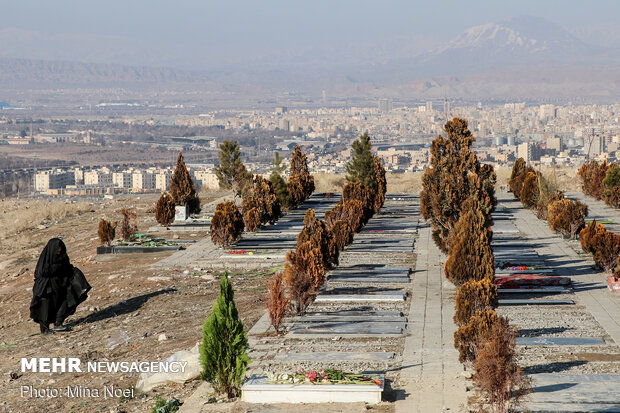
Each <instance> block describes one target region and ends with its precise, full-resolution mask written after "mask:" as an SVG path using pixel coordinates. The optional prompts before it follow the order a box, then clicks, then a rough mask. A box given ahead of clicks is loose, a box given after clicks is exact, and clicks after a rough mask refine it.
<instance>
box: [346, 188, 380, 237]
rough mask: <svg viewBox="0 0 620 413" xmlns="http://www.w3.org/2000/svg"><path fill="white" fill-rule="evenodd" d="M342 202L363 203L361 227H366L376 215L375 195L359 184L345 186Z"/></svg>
mask: <svg viewBox="0 0 620 413" xmlns="http://www.w3.org/2000/svg"><path fill="white" fill-rule="evenodd" d="M342 201H343V202H344V203H346V202H347V201H359V202H360V203H361V205H362V222H361V225H365V224H366V223H367V222H368V220H369V219H370V218H371V217H372V216H373V214H374V194H373V192H372V191H371V190H370V189H368V188H367V187H366V186H364V185H363V184H361V183H359V182H350V183H348V184H346V185H345V186H344V188H343V189H342ZM352 227H353V226H352ZM356 232H357V231H356Z"/></svg>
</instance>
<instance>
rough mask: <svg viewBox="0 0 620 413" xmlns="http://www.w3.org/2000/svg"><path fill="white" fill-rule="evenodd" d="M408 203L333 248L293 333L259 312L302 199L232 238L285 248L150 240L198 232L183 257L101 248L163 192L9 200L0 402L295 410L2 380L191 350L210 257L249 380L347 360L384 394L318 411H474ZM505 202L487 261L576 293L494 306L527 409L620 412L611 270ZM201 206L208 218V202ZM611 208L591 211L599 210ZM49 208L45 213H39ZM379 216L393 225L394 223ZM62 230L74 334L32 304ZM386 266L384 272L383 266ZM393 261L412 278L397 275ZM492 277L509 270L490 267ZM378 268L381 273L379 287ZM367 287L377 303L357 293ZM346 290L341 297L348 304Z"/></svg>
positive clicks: (89, 381) (421, 231) (109, 377)
mask: <svg viewBox="0 0 620 413" xmlns="http://www.w3.org/2000/svg"><path fill="white" fill-rule="evenodd" d="M221 195H223V194H213V196H212V197H211V198H209V199H206V198H205V199H203V200H202V201H203V205H205V204H209V205H213V206H214V205H215V202H214V201H216V200H217V199H221ZM415 198H416V197H410V198H408V199H401V200H397V199H394V198H392V199H390V198H389V197H388V200H387V201H386V205H385V206H384V209H383V210H382V213H381V214H379V215H376V216H375V217H373V218H372V219H371V220H370V221H369V223H368V225H367V226H366V227H365V228H364V229H363V230H362V232H361V233H359V234H356V235H355V238H354V242H353V244H351V245H350V246H349V247H348V248H347V249H346V250H345V251H344V252H343V253H341V257H340V262H339V266H338V267H336V268H335V269H334V270H333V271H332V272H331V273H330V274H329V275H328V281H327V283H326V287H325V290H324V291H323V292H322V294H321V295H320V296H319V297H321V296H323V297H324V298H322V299H320V300H317V301H316V302H315V303H314V304H312V305H311V306H310V307H309V308H308V313H307V314H306V315H304V316H301V317H289V319H288V320H287V321H286V323H285V327H286V329H287V334H285V335H282V336H276V335H275V334H274V333H273V331H272V330H268V329H267V327H268V322H267V323H266V324H263V325H262V326H261V324H260V323H257V321H259V319H260V318H261V317H262V316H263V314H264V309H265V302H264V299H265V281H266V280H267V279H268V275H270V274H272V273H273V272H274V271H276V270H278V269H279V268H281V265H282V264H283V263H284V254H283V253H284V251H285V250H286V249H288V248H290V245H292V243H293V242H294V238H295V237H296V234H297V233H298V230H299V227H300V221H301V220H302V219H303V212H305V209H304V210H303V211H302V210H299V211H294V212H293V213H291V214H290V215H289V216H288V217H283V219H282V220H281V221H282V222H281V225H282V226H283V228H282V230H277V231H269V230H268V231H259V232H257V233H255V234H244V236H243V239H242V242H241V244H240V245H245V247H244V248H245V249H246V250H248V251H251V250H252V248H256V244H258V243H259V242H258V240H260V239H263V240H264V239H266V238H269V237H272V238H273V239H274V240H277V241H274V242H276V243H278V244H279V245H278V246H277V247H275V248H272V247H268V248H267V251H268V252H269V253H268V254H265V251H264V250H263V251H256V252H258V253H257V254H255V255H253V256H249V255H246V254H241V255H235V254H231V255H230V256H228V254H224V253H223V252H222V250H216V249H214V248H213V247H212V246H211V247H208V245H209V244H210V240H209V237H208V234H207V232H206V231H202V232H199V231H195V232H194V231H183V232H180V231H179V232H175V231H162V232H160V233H159V235H162V236H165V238H168V239H171V238H173V237H174V236H175V234H176V235H178V236H179V238H180V239H195V240H197V241H198V242H197V243H196V244H197V245H196V246H195V247H193V248H188V249H187V250H185V251H178V252H156V253H149V254H120V255H104V256H96V255H95V250H96V246H97V245H98V244H99V241H98V239H97V236H96V230H97V223H98V220H99V218H101V217H103V216H105V217H107V218H108V219H110V218H112V219H113V220H116V219H118V217H119V214H118V210H119V209H120V208H121V207H124V206H133V207H135V208H136V211H137V213H138V221H139V222H138V232H141V233H142V232H143V231H145V230H146V229H147V228H151V227H153V226H155V225H156V224H155V221H154V217H153V213H152V209H153V206H154V203H155V200H156V199H157V196H155V195H146V196H145V195H142V196H140V199H138V197H137V196H131V197H126V198H120V199H118V200H114V201H103V202H101V203H94V204H92V205H91V204H89V203H84V204H63V203H59V204H58V205H56V206H55V209H54V210H53V211H51V210H50V211H48V213H45V214H42V213H41V210H42V209H44V207H45V206H44V205H41V204H37V206H36V208H38V209H39V213H38V214H31V213H30V209H28V210H25V209H24V208H25V204H19V203H16V202H15V201H3V202H2V204H0V205H1V207H2V208H0V209H1V210H4V211H5V212H4V214H3V217H2V219H3V220H5V221H4V222H6V223H7V225H4V227H3V228H2V229H1V230H2V231H4V233H2V234H1V235H2V237H0V243H1V244H0V246H1V250H0V253H1V255H0V273H1V274H2V277H1V278H0V314H2V317H1V319H0V358H1V360H0V371H2V372H3V375H2V377H1V379H2V380H1V381H0V411H8V412H12V411H20V412H21V411H24V412H28V411H31V412H39V411H45V410H48V411H63V412H64V411H67V412H70V411H75V412H93V411H103V412H122V411H124V412H133V411H149V410H150V408H151V407H152V406H153V404H154V397H155V395H160V396H161V397H163V398H165V399H168V400H169V399H170V398H172V397H176V398H178V399H180V400H181V401H183V402H185V404H184V405H183V406H182V409H181V411H182V412H187V413H194V412H196V413H197V412H222V413H224V412H239V413H242V412H250V411H252V412H267V413H285V412H289V411H295V410H298V409H299V407H298V406H296V405H291V404H249V403H245V402H243V401H241V400H235V401H232V402H228V401H225V400H222V399H221V398H220V399H219V401H218V402H216V403H207V402H208V394H207V391H208V390H207V389H208V386H207V385H206V384H205V383H202V382H200V381H199V380H194V381H191V382H188V383H186V384H184V385H180V384H167V385H165V386H161V387H157V388H155V389H154V390H152V391H149V392H148V393H147V394H139V392H136V393H135V397H134V398H129V399H108V400H104V399H103V398H101V399H28V400H24V399H22V398H21V397H20V395H19V389H20V386H22V385H33V386H38V387H66V386H67V385H69V384H70V385H79V384H82V385H84V386H91V387H95V386H96V387H100V386H103V385H115V386H118V387H120V388H128V387H130V386H133V385H135V383H136V379H137V375H128V374H126V375H123V374H85V373H82V374H73V373H65V374H47V373H45V374H33V373H25V374H23V375H22V376H20V377H18V378H16V379H15V378H11V376H10V374H9V373H10V372H19V360H20V358H22V357H35V356H49V357H79V358H81V359H82V360H93V361H94V360H96V361H100V360H106V359H107V360H109V361H134V360H136V361H142V360H145V361H155V360H163V359H165V358H167V357H169V356H170V355H171V354H172V353H174V352H176V351H179V350H189V349H190V348H192V347H194V345H195V344H196V343H197V342H198V341H199V340H200V331H201V328H202V324H203V322H204V320H205V318H206V317H207V316H208V315H209V314H210V311H211V308H212V305H213V302H214V300H215V298H216V296H217V294H218V292H219V290H218V284H219V283H218V275H219V274H220V273H221V269H220V268H218V265H217V263H220V267H221V264H222V263H224V262H226V263H229V264H234V265H233V266H232V267H233V268H234V269H232V270H231V273H230V276H231V281H232V284H233V286H234V289H235V302H236V305H237V308H238V309H239V312H240V316H241V318H242V319H243V321H244V324H245V326H246V329H247V330H253V331H251V332H250V344H251V349H250V357H251V358H252V359H253V363H252V364H251V365H250V368H249V372H248V373H249V374H254V373H260V372H261V371H263V370H272V371H277V370H280V369H293V370H297V369H299V368H300V367H303V368H306V369H309V368H320V367H324V366H326V365H328V364H329V365H330V366H333V367H336V368H339V369H342V370H349V371H378V372H381V373H383V374H385V377H386V389H385V391H384V394H383V401H382V402H381V403H379V404H377V405H366V404H364V403H352V404H320V405H316V406H312V409H317V410H321V411H323V412H325V413H336V412H346V413H349V412H351V413H353V412H359V411H367V410H369V411H376V412H382V413H391V412H397V413H398V412H401V411H402V412H416V411H420V412H422V411H424V412H435V411H438V412H440V411H467V408H466V407H465V405H464V404H466V403H467V402H468V401H469V403H470V406H473V405H474V404H475V402H476V395H475V392H474V391H473V389H474V386H473V384H472V382H471V379H470V377H471V376H470V374H469V373H468V372H464V369H463V367H462V365H461V364H460V363H459V362H458V353H457V352H456V350H455V349H454V347H453V345H452V343H453V338H452V334H453V332H454V330H455V326H454V324H453V322H452V316H453V314H454V296H455V293H456V289H455V287H454V286H453V285H452V284H451V283H450V282H448V281H447V280H446V279H445V276H444V273H443V265H444V263H445V260H446V256H445V255H443V254H441V253H440V252H439V251H438V249H437V247H436V246H435V244H434V243H433V241H432V239H431V237H430V228H429V227H428V225H426V224H425V223H424V222H422V221H420V222H419V223H418V221H417V220H418V216H419V209H418V205H417V200H416V199H415ZM498 200H499V202H498V206H497V210H496V212H495V214H494V228H493V230H494V233H495V234H494V237H493V247H494V253H495V260H496V263H499V262H500V261H511V262H512V263H514V264H516V265H527V266H531V267H536V268H537V270H535V271H529V272H534V273H537V274H538V275H539V276H542V277H546V278H549V279H552V280H557V281H558V282H559V281H560V280H561V279H563V278H568V279H570V281H571V283H572V286H571V287H569V288H566V287H565V285H564V284H559V285H554V286H555V287H561V289H559V288H555V289H548V288H547V289H545V290H546V291H542V292H533V291H519V292H508V291H502V290H500V294H499V299H500V300H501V301H500V306H499V308H498V314H499V315H504V316H507V317H508V318H509V319H510V323H511V325H513V326H515V327H516V328H517V329H518V330H519V333H518V338H517V349H518V354H519V364H520V365H521V367H522V368H523V370H524V372H525V373H526V374H527V375H528V376H530V377H531V378H532V379H533V384H532V387H533V391H534V393H533V394H532V395H530V396H529V399H528V400H526V406H525V407H526V408H529V409H531V411H533V412H536V411H571V412H581V411H583V412H586V411H615V410H613V409H614V408H615V407H617V406H616V404H617V398H616V396H615V395H616V394H617V392H616V390H615V389H616V387H617V383H618V382H619V378H620V347H619V346H618V343H619V341H618V340H620V324H619V322H618V321H617V320H618V317H617V314H618V312H619V310H620V296H619V295H612V294H611V293H610V292H609V291H607V289H606V281H605V278H606V277H605V274H604V273H602V272H598V271H596V270H595V269H594V268H593V263H592V261H591V259H590V257H588V256H587V255H585V254H583V253H581V252H580V246H579V242H578V241H569V240H563V239H561V238H560V236H559V235H558V234H555V233H553V232H552V231H551V230H550V229H549V228H548V226H547V224H546V222H543V221H539V220H537V219H536V218H535V216H534V214H533V213H532V211H530V210H526V209H523V208H522V207H521V205H520V203H519V202H518V201H517V200H515V199H513V197H512V194H506V193H501V192H499V193H498ZM336 201H337V199H336V198H333V199H327V198H325V200H324V204H319V205H315V206H313V208H316V209H317V217H320V211H321V210H325V209H328V208H331V205H332V203H333V202H336ZM31 206H34V204H31ZM15 210H19V211H20V212H15ZM206 210H207V211H206V212H207V214H208V213H209V207H207V208H206ZM604 212H605V211H603V210H601V211H600V212H597V215H598V216H604V215H605V214H604ZM43 215H46V216H47V217H46V218H45V219H43V218H42V216H43ZM20 216H21V217H22V218H24V219H25V220H26V221H27V222H25V223H21V224H20V225H15V223H14V222H13V221H15V220H16V219H19V217H20ZM37 217H38V218H37ZM388 217H393V218H399V219H400V221H399V223H398V224H397V225H393V226H391V227H390V228H387V227H385V223H386V218H388ZM35 218H37V219H35ZM9 221H11V222H9ZM274 229H277V225H276V226H274ZM59 234H63V235H64V237H63V238H64V240H65V243H66V244H67V248H68V253H69V256H70V258H71V261H72V263H73V264H74V265H76V266H78V267H79V268H81V269H82V270H83V271H84V273H85V274H86V277H87V278H88V280H89V282H90V283H91V285H92V286H93V290H92V291H91V294H90V297H89V299H88V300H87V301H86V302H85V303H84V304H82V306H81V307H80V308H78V312H77V313H76V314H75V315H73V316H71V317H70V318H69V320H68V322H69V324H74V327H73V328H74V329H73V331H72V332H69V333H56V334H55V335H53V336H50V337H42V336H40V335H39V333H38V326H37V325H36V324H35V323H34V322H32V321H31V320H30V319H29V313H28V305H29V303H30V298H31V289H32V282H33V281H32V278H33V269H34V266H35V264H36V260H37V258H38V254H39V253H40V251H41V249H42V248H43V246H44V245H45V243H46V242H47V240H48V239H49V238H51V237H54V236H57V235H59ZM253 240H255V241H254V244H253ZM202 246H207V248H202ZM413 247H415V249H414V248H413ZM268 255H270V256H269V257H268ZM257 263H258V264H257ZM249 264H252V265H249ZM244 267H245V268H246V269H245V270H242V269H241V268H244ZM386 268H391V270H389V271H384V270H385V269H386ZM402 268H410V269H411V272H408V271H407V273H408V274H406V276H405V275H404V274H403V272H402ZM184 270H188V273H187V274H186V273H184ZM382 272H384V273H382ZM496 276H497V277H499V278H501V277H507V276H510V274H508V273H507V271H505V270H499V269H498V270H497V274H496ZM364 277H366V279H364ZM377 277H379V278H380V277H384V278H383V279H382V280H380V281H378V279H377ZM407 277H408V280H407V279H406V278H407ZM373 294H375V295H380V296H382V297H383V299H384V300H385V301H383V302H381V300H379V301H377V302H371V301H368V302H361V301H359V299H360V298H369V296H370V295H373ZM403 294H404V295H403ZM345 295H347V296H349V298H348V299H343V298H344V297H343V296H345ZM357 295H359V296H360V297H355V296H357ZM351 296H354V297H353V300H352V299H351ZM361 296H364V297H361ZM390 296H392V297H390ZM398 297H403V299H399V298H398ZM341 299H342V300H341ZM347 300H349V301H347ZM506 300H527V301H525V302H520V301H506ZM544 300H558V301H547V302H545V301H544ZM560 300H563V301H560ZM356 301H357V302H356ZM542 303H546V304H547V305H540V304H542ZM524 304H525V305H524ZM356 312H359V313H356ZM356 317H357V318H356ZM262 321H264V319H263V320H262ZM253 327H255V328H254V329H253ZM356 329H358V330H357V334H356ZM332 361H333V362H332ZM468 371H471V370H468ZM566 406H569V407H570V406H572V408H573V410H567V407H566ZM303 408H308V406H304V407H303ZM596 409H599V410H596ZM604 409H608V410H604ZM609 409H611V410H609Z"/></svg>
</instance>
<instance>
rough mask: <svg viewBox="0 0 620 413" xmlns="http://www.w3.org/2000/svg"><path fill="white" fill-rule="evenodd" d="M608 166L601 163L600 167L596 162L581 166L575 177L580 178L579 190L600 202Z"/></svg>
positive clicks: (604, 162) (605, 162)
mask: <svg viewBox="0 0 620 413" xmlns="http://www.w3.org/2000/svg"><path fill="white" fill-rule="evenodd" d="M608 169H609V165H607V161H603V162H602V163H601V164H600V165H599V163H598V162H597V161H591V162H589V163H586V164H583V165H582V166H581V168H579V172H577V175H579V177H580V178H581V189H582V191H583V193H584V194H586V195H590V196H591V197H593V198H594V199H596V200H599V201H600V200H601V197H602V195H603V189H604V188H603V181H604V180H605V177H606V176H607V170H608Z"/></svg>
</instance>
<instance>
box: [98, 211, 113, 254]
mask: <svg viewBox="0 0 620 413" xmlns="http://www.w3.org/2000/svg"><path fill="white" fill-rule="evenodd" d="M116 225H117V223H116V222H110V221H107V220H105V219H103V218H102V219H100V220H99V229H98V231H97V235H98V236H99V242H100V243H101V245H105V246H108V247H109V246H110V242H112V240H113V239H114V237H115V235H116Z"/></svg>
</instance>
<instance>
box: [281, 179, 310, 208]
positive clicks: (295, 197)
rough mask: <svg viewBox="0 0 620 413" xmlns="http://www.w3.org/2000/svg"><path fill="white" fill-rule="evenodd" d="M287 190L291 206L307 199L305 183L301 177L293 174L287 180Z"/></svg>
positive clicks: (293, 206) (295, 205)
mask: <svg viewBox="0 0 620 413" xmlns="http://www.w3.org/2000/svg"><path fill="white" fill-rule="evenodd" d="M286 191H287V192H288V195H289V202H290V206H291V208H296V207H298V206H299V205H301V203H302V202H304V201H305V199H306V194H305V193H304V186H303V183H302V181H301V178H300V177H298V176H291V177H290V178H289V180H288V181H287V182H286Z"/></svg>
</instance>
